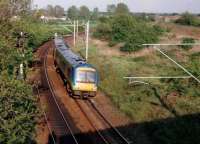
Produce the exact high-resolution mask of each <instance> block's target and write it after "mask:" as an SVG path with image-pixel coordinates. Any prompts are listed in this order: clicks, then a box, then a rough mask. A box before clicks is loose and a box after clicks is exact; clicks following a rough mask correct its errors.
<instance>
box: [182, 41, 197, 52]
mask: <svg viewBox="0 0 200 144" xmlns="http://www.w3.org/2000/svg"><path fill="white" fill-rule="evenodd" d="M194 43H195V40H194V39H193V38H183V39H182V44H194ZM181 47H182V48H184V49H187V50H188V49H191V48H192V47H193V45H182V46H181Z"/></svg>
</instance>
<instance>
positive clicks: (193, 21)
mask: <svg viewBox="0 0 200 144" xmlns="http://www.w3.org/2000/svg"><path fill="white" fill-rule="evenodd" d="M175 22H176V23H179V24H182V25H189V26H200V20H199V19H198V18H196V17H195V16H194V15H192V14H190V13H188V12H186V13H184V14H183V15H182V17H181V18H180V19H178V20H176V21H175Z"/></svg>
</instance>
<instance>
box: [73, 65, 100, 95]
mask: <svg viewBox="0 0 200 144" xmlns="http://www.w3.org/2000/svg"><path fill="white" fill-rule="evenodd" d="M96 75H97V74H96V70H95V69H93V68H78V69H77V73H76V83H75V86H74V87H73V90H74V91H79V92H88V93H90V92H97V82H96V81H97V78H96Z"/></svg>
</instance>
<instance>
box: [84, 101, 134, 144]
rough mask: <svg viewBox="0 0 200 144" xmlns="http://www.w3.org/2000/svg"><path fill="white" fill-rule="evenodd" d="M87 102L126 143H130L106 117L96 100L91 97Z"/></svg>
mask: <svg viewBox="0 0 200 144" xmlns="http://www.w3.org/2000/svg"><path fill="white" fill-rule="evenodd" d="M87 102H88V103H89V104H90V105H91V106H92V108H93V109H94V110H95V111H96V112H97V113H98V115H99V116H100V117H101V118H102V119H103V120H104V121H105V123H106V124H107V125H108V126H109V127H110V128H111V129H112V130H113V131H114V132H115V133H116V134H117V135H118V137H119V138H120V139H121V141H122V142H123V143H124V144H130V143H131V142H129V141H128V140H127V139H126V138H125V137H124V136H123V135H122V134H121V133H120V132H119V130H118V129H116V128H115V127H114V126H113V125H112V124H111V122H110V121H109V120H107V119H106V118H105V116H104V115H103V114H102V113H101V112H100V111H99V109H98V108H97V107H96V106H95V104H94V102H93V101H92V100H91V99H88V100H87Z"/></svg>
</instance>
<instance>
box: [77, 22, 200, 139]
mask: <svg viewBox="0 0 200 144" xmlns="http://www.w3.org/2000/svg"><path fill="white" fill-rule="evenodd" d="M161 26H163V25H161ZM165 26H167V27H170V28H171V32H170V33H168V34H166V35H165V36H164V37H163V38H162V43H164V42H168V43H169V42H170V37H171V36H174V37H177V43H178V42H180V40H181V38H182V37H183V35H184V37H195V36H198V35H199V33H196V34H194V33H192V35H191V31H188V32H189V33H188V32H187V31H186V32H185V33H183V32H182V33H177V31H182V30H181V29H182V27H181V26H180V29H179V26H177V25H174V24H172V25H171V24H168V25H165ZM188 29H191V28H188ZM194 29H195V28H194ZM194 31H195V30H194ZM195 38H196V37H195ZM90 42H91V43H90V50H89V63H92V64H93V65H95V66H96V67H97V69H98V70H99V73H100V86H99V87H100V90H101V91H103V92H104V93H105V94H106V95H107V96H109V97H110V99H111V100H112V101H113V103H114V104H115V105H116V106H117V107H118V108H119V109H120V110H121V111H122V112H124V113H125V114H126V115H128V116H129V117H131V118H132V119H133V121H134V122H135V123H138V124H140V123H143V122H154V121H160V120H161V121H162V120H164V122H163V123H162V122H158V123H156V122H155V124H151V125H150V126H149V125H148V124H147V125H148V126H149V127H148V126H145V127H144V129H145V130H144V131H146V132H147V133H148V132H149V133H148V135H151V136H152V135H153V137H152V141H153V142H156V143H159V142H162V143H175V142H173V140H174V139H176V137H179V138H178V139H177V143H182V142H185V143H187V142H189V141H190V140H191V139H192V138H191V137H186V138H185V139H181V136H187V131H188V126H190V128H189V129H190V130H191V129H193V130H194V135H193V136H195V135H197V134H198V132H199V127H196V124H197V123H196V122H197V121H195V119H193V120H194V121H190V120H189V119H186V120H184V119H183V120H181V123H180V122H179V121H175V122H173V120H171V121H170V120H169V122H168V121H167V120H166V122H167V124H168V125H165V119H169V118H172V119H176V118H180V119H181V117H184V116H186V115H192V114H198V113H200V107H199V104H200V97H199V95H200V90H199V88H200V87H199V84H198V82H197V81H195V80H194V79H193V78H182V79H174V78H169V79H135V81H142V82H145V83H148V84H147V85H146V84H141V83H132V84H129V81H128V80H126V79H124V77H125V76H134V77H150V76H153V77H158V76H159V77H160V76H161V77H180V76H181V77H182V76H183V77H185V76H186V77H187V76H189V75H188V74H187V73H185V72H184V71H183V70H182V69H181V68H180V67H178V66H177V65H176V64H174V63H173V62H172V61H170V60H169V59H167V58H166V57H165V56H164V55H162V54H161V53H160V52H159V51H157V50H155V49H153V48H152V47H149V48H145V49H143V50H141V51H138V52H135V53H131V54H128V53H122V52H120V50H119V49H120V44H119V45H117V46H114V47H109V46H108V42H106V41H100V40H97V39H94V38H92V39H91V41H90ZM196 42H197V43H198V39H197V40H196ZM172 43H173V41H172ZM159 48H160V49H161V50H162V51H163V52H164V53H166V54H167V55H168V56H170V57H171V58H172V59H174V60H175V61H176V62H178V63H179V64H181V65H182V66H183V67H185V68H186V69H187V70H188V71H190V72H191V73H192V74H194V75H195V76H196V77H197V78H199V77H198V73H199V67H200V63H199V61H200V57H199V56H200V47H199V46H195V47H193V48H191V49H190V50H186V49H184V48H181V47H178V46H162V47H159ZM74 50H75V51H77V52H79V53H80V54H81V55H82V56H84V54H85V50H84V43H82V41H81V40H80V41H79V44H78V46H77V47H76V49H74ZM147 128H148V130H147ZM160 128H162V130H160ZM178 132H182V135H179V134H177V133H178ZM157 133H160V134H161V136H158V135H157ZM196 139H199V137H196ZM196 139H194V140H193V142H194V141H195V140H196Z"/></svg>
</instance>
